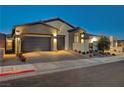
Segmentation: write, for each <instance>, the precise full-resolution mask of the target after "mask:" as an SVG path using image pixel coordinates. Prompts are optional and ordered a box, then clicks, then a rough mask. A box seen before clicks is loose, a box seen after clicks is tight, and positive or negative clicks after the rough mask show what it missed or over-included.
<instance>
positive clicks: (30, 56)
mask: <svg viewBox="0 0 124 93" xmlns="http://www.w3.org/2000/svg"><path fill="white" fill-rule="evenodd" d="M23 55H24V56H25V57H26V58H27V61H29V62H31V63H32V62H33V63H36V62H52V61H65V60H77V59H83V58H87V57H86V56H83V55H81V54H78V53H75V52H73V51H65V50H62V51H48V52H41V51H38V52H31V53H25V54H23Z"/></svg>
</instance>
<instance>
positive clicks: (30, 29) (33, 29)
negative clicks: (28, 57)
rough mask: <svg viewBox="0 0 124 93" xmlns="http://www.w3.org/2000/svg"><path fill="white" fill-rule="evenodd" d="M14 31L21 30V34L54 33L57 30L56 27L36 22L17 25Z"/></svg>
mask: <svg viewBox="0 0 124 93" xmlns="http://www.w3.org/2000/svg"><path fill="white" fill-rule="evenodd" d="M15 31H21V34H28V33H36V34H54V33H56V32H57V29H54V28H51V27H48V26H45V25H43V24H36V25H31V26H18V27H16V29H15Z"/></svg>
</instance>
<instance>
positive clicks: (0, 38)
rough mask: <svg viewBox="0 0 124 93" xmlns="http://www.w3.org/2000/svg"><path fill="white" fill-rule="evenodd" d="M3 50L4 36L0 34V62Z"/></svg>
mask: <svg viewBox="0 0 124 93" xmlns="http://www.w3.org/2000/svg"><path fill="white" fill-rule="evenodd" d="M5 48H6V35H5V34H3V33H0V61H1V60H2V57H3V55H2V54H4V53H5Z"/></svg>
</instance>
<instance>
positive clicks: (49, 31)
mask: <svg viewBox="0 0 124 93" xmlns="http://www.w3.org/2000/svg"><path fill="white" fill-rule="evenodd" d="M6 41H7V43H9V44H8V46H6V49H8V50H13V52H15V53H16V54H18V53H26V52H32V51H39V50H40V51H52V50H54V51H57V50H78V49H79V51H82V52H83V50H84V51H85V52H87V51H89V43H90V42H89V35H88V34H87V33H86V30H85V29H82V28H80V27H76V26H74V25H71V24H70V23H68V22H66V21H64V20H62V19H60V18H53V19H48V20H43V21H38V22H33V23H27V24H22V25H17V26H15V27H14V29H13V31H12V35H11V37H10V38H7V39H6ZM92 43H93V42H92ZM95 50H97V48H95Z"/></svg>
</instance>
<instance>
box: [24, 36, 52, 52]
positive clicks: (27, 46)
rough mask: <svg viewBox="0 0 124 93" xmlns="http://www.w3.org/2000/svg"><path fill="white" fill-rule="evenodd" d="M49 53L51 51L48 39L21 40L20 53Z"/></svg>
mask: <svg viewBox="0 0 124 93" xmlns="http://www.w3.org/2000/svg"><path fill="white" fill-rule="evenodd" d="M39 50H40V51H49V50H51V38H50V37H24V38H23V40H22V51H23V52H31V51H39Z"/></svg>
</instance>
